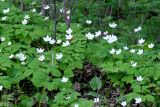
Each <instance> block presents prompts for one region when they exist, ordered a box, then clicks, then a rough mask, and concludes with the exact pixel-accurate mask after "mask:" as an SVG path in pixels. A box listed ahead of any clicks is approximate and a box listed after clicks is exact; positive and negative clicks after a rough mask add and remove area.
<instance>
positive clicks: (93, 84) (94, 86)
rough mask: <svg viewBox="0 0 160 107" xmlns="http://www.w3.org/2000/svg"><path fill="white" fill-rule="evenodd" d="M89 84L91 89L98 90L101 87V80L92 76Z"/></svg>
mask: <svg viewBox="0 0 160 107" xmlns="http://www.w3.org/2000/svg"><path fill="white" fill-rule="evenodd" d="M90 86H91V88H92V89H93V90H99V89H100V88H101V87H102V81H101V80H100V78H98V77H94V78H93V79H92V80H91V81H90Z"/></svg>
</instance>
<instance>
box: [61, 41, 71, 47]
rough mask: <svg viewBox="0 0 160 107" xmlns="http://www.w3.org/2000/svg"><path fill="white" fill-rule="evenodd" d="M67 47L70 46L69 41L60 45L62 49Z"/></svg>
mask: <svg viewBox="0 0 160 107" xmlns="http://www.w3.org/2000/svg"><path fill="white" fill-rule="evenodd" d="M69 45H70V43H69V41H66V42H63V44H62V46H63V47H66V46H69Z"/></svg>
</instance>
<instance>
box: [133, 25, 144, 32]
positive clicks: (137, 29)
mask: <svg viewBox="0 0 160 107" xmlns="http://www.w3.org/2000/svg"><path fill="white" fill-rule="evenodd" d="M140 30H142V27H141V26H139V27H137V28H135V29H134V32H139V31H140Z"/></svg>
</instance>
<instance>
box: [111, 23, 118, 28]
mask: <svg viewBox="0 0 160 107" xmlns="http://www.w3.org/2000/svg"><path fill="white" fill-rule="evenodd" d="M109 27H111V28H116V27H117V24H116V23H114V22H113V23H109Z"/></svg>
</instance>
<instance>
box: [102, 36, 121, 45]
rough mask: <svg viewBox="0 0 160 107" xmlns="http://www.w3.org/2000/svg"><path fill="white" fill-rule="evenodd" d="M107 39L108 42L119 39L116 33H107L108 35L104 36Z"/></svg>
mask: <svg viewBox="0 0 160 107" xmlns="http://www.w3.org/2000/svg"><path fill="white" fill-rule="evenodd" d="M103 38H104V39H105V40H107V42H108V43H113V42H116V41H117V40H118V39H117V36H115V35H113V34H112V35H106V37H103Z"/></svg>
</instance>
